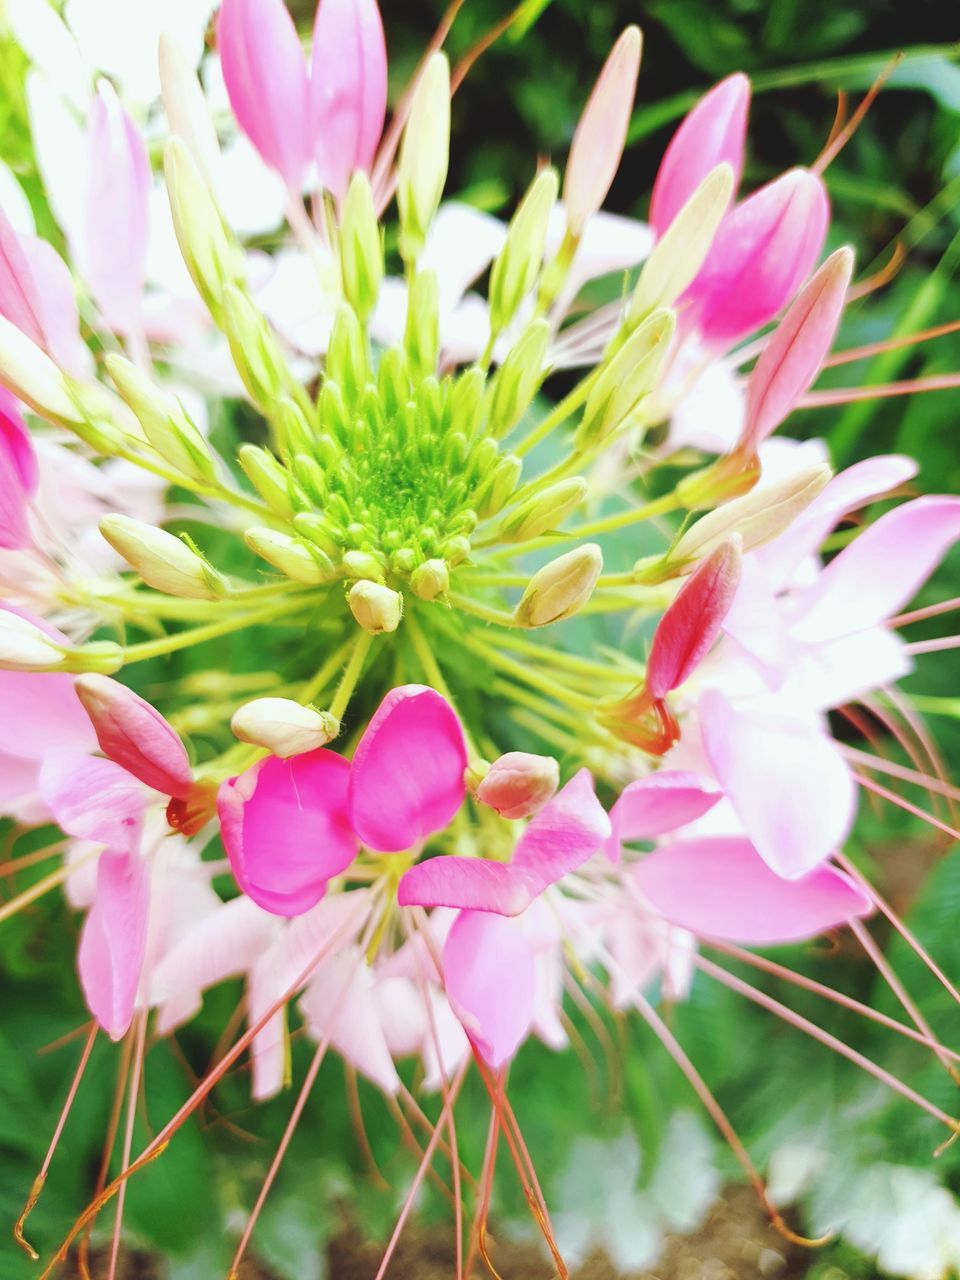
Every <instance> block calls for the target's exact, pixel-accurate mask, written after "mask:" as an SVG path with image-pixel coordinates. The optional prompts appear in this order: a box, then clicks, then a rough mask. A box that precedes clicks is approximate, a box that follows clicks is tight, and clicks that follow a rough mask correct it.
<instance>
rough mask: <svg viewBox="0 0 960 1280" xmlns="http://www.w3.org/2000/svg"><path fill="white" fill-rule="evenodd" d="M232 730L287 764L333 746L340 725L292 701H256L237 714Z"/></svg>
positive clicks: (326, 714)
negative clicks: (329, 744) (324, 747)
mask: <svg viewBox="0 0 960 1280" xmlns="http://www.w3.org/2000/svg"><path fill="white" fill-rule="evenodd" d="M230 728H231V729H232V730H233V732H234V734H235V735H236V737H238V738H239V739H240V741H241V742H249V743H250V744H251V745H252V746H255V747H265V748H266V749H267V750H268V751H269V752H271V753H272V754H273V755H275V756H279V757H280V759H281V760H287V759H289V757H290V756H299V755H302V754H303V753H304V752H305V751H315V750H316V749H317V747H323V746H326V744H327V743H328V742H332V741H333V740H334V738H336V737H337V735H338V734H339V732H340V721H339V720H338V719H337V718H336V716H332V715H331V714H330V712H329V711H315V710H314V708H313V707H304V706H301V704H300V703H299V702H293V701H292V700H291V699H290V698H254V699H253V701H252V702H248V703H246V704H245V705H244V706H242V707H240V708H239V709H238V710H237V711H235V712H234V714H233V719H232V720H231V721H230Z"/></svg>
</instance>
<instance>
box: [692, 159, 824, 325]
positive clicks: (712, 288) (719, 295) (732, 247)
mask: <svg viewBox="0 0 960 1280" xmlns="http://www.w3.org/2000/svg"><path fill="white" fill-rule="evenodd" d="M828 221H829V204H828V200H827V193H826V189H825V188H824V185H823V182H822V181H821V179H820V178H819V177H817V175H816V174H813V173H810V172H808V171H807V170H804V169H792V170H791V171H790V172H789V173H785V174H784V175H783V176H782V177H780V178H777V179H775V181H773V182H770V183H768V184H767V186H765V187H761V188H760V190H759V191H755V192H754V193H753V195H751V196H749V197H748V198H747V199H746V200H744V201H743V202H742V203H741V204H738V205H737V206H736V207H735V208H734V209H733V210H731V212H730V213H728V214H727V215H726V217H725V218H724V220H723V222H721V224H720V229H719V231H718V232H717V234H716V237H715V239H714V242H713V246H712V248H711V250H710V253H709V255H708V257H707V261H706V263H705V264H704V266H703V269H702V270H701V272H700V274H699V275H698V276H697V278H696V280H695V281H694V282H693V284H692V285H691V286H690V288H689V289H688V290H687V293H686V294H685V295H684V299H683V300H682V301H685V302H686V303H687V304H689V308H690V310H689V323H691V324H692V325H694V326H696V327H697V328H698V329H699V330H700V332H701V334H702V335H703V338H704V340H705V341H706V342H707V343H709V344H710V345H711V346H713V347H716V348H721V349H722V348H727V347H730V346H732V345H733V343H735V342H737V341H738V340H739V339H740V338H743V337H745V336H746V335H747V334H749V333H752V332H754V330H756V329H758V328H760V326H761V325H764V324H766V323H767V321H768V320H772V319H773V317H774V316H775V315H776V314H777V312H778V311H779V310H780V309H781V307H783V306H785V305H786V304H787V303H788V302H789V301H790V299H791V298H792V297H793V295H794V294H795V293H796V291H797V289H799V287H800V285H801V284H803V282H804V280H806V278H807V276H808V275H809V274H810V272H811V271H812V270H813V268H814V266H815V264H816V261H817V259H818V258H819V256H820V250H821V249H822V248H823V242H824V239H825V237H826V233H827V223H828Z"/></svg>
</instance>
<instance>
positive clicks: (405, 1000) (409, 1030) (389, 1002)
mask: <svg viewBox="0 0 960 1280" xmlns="http://www.w3.org/2000/svg"><path fill="white" fill-rule="evenodd" d="M374 995H375V997H376V1001H377V1011H378V1016H379V1019H380V1025H381V1026H382V1027H383V1034H384V1038H385V1039H386V1042H387V1047H388V1048H389V1050H390V1053H391V1055H392V1056H393V1057H394V1058H409V1057H410V1056H411V1055H412V1054H415V1053H419V1052H420V1050H421V1049H422V1048H423V1044H424V1041H425V1040H426V1038H427V1037H428V1036H429V1034H430V1020H429V1015H428V1013H427V1010H426V1009H425V1008H424V995H423V992H421V990H420V988H419V987H418V986H417V984H416V982H414V981H413V980H412V979H411V978H380V979H379V981H378V982H377V985H376V987H375V990H374Z"/></svg>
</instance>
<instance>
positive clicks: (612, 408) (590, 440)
mask: <svg viewBox="0 0 960 1280" xmlns="http://www.w3.org/2000/svg"><path fill="white" fill-rule="evenodd" d="M675 328H676V319H675V317H674V313H673V312H672V311H668V310H666V309H665V308H661V309H660V310H659V311H654V312H653V314H652V315H650V316H649V317H648V318H647V319H646V320H645V321H644V322H643V323H642V324H641V325H640V326H639V328H637V329H636V330H635V331H634V332H633V333H632V334H631V335H630V337H629V338H628V339H627V341H626V342H625V343H624V345H623V346H622V347H621V348H620V350H619V351H618V352H617V353H616V355H615V356H614V357H613V359H612V360H608V361H607V362H606V364H604V365H602V366H601V368H600V376H599V377H598V378H597V381H596V382H595V383H594V385H593V389H592V390H591V392H590V397H589V399H588V400H587V407H586V408H585V409H584V411H583V418H582V419H581V421H580V425H579V426H578V427H577V431H576V434H575V436H574V438H573V443H574V448H576V449H578V450H583V449H586V448H589V447H590V446H591V445H598V444H602V443H603V441H604V440H606V439H607V438H608V437H609V436H610V435H612V434H613V432H614V431H616V430H617V428H618V427H619V426H620V425H621V424H622V423H623V422H624V420H625V419H626V418H627V417H628V416H629V415H630V414H631V413H632V412H633V411H634V409H635V408H636V407H637V405H638V403H639V402H640V400H641V399H642V398H643V397H644V396H646V395H649V394H650V392H651V391H653V389H654V388H655V387H656V385H657V380H658V378H659V376H660V370H661V369H662V367H663V362H664V359H665V358H666V355H667V351H668V350H669V348H670V343H671V341H672V340H673V334H674V329H675Z"/></svg>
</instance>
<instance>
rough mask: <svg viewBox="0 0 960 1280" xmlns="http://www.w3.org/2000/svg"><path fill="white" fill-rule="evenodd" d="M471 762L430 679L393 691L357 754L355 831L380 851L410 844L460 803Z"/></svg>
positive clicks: (449, 815)
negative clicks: (465, 776) (428, 681)
mask: <svg viewBox="0 0 960 1280" xmlns="http://www.w3.org/2000/svg"><path fill="white" fill-rule="evenodd" d="M466 767H467V749H466V746H465V744H464V740H463V730H462V729H461V728H460V721H459V720H458V719H457V715H456V712H455V711H454V710H453V708H452V707H451V706H450V704H449V703H448V702H447V701H446V699H445V698H442V697H441V696H440V694H439V693H437V692H436V690H434V689H429V688H427V687H426V686H425V685H419V684H408V685H402V686H401V687H400V688H397V689H392V690H391V691H390V692H389V693H388V694H387V696H386V697H385V698H384V700H383V701H382V702H381V703H380V706H379V707H378V708H377V711H376V713H375V714H374V716H373V718H372V720H371V721H370V724H369V725H368V726H367V730H366V732H365V733H364V735H363V737H362V738H361V739H360V742H359V743H358V745H357V749H356V752H355V753H354V757H353V769H352V772H351V775H350V794H349V810H350V818H351V821H352V823H353V829H354V831H355V832H356V833H357V835H358V836H359V838H360V839H361V840H362V841H363V843H364V844H365V845H368V846H369V847H370V848H371V849H376V850H377V851H378V852H380V853H399V852H400V851H401V850H403V849H412V848H413V847H414V846H415V845H417V844H419V843H420V842H421V841H422V840H425V839H426V838H427V836H430V835H432V834H433V833H434V832H435V831H441V830H442V829H443V828H444V827H445V826H446V825H447V823H448V822H449V821H450V819H451V818H452V817H453V815H454V814H455V813H456V812H457V810H458V809H459V808H460V805H461V804H462V803H463V798H464V796H465V794H466V788H465V786H464V781H463V773H464V770H465V769H466Z"/></svg>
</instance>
